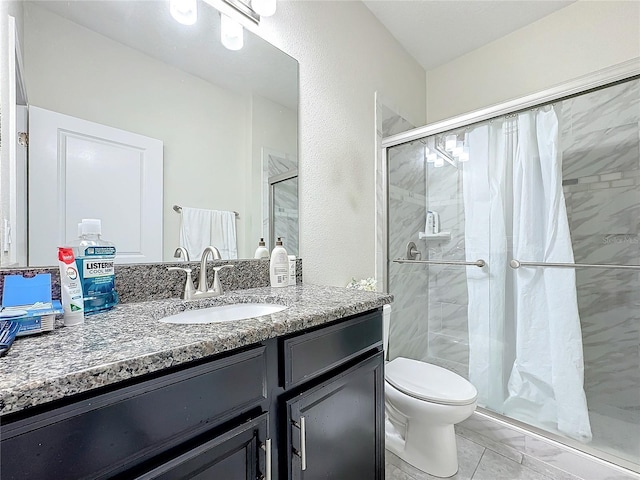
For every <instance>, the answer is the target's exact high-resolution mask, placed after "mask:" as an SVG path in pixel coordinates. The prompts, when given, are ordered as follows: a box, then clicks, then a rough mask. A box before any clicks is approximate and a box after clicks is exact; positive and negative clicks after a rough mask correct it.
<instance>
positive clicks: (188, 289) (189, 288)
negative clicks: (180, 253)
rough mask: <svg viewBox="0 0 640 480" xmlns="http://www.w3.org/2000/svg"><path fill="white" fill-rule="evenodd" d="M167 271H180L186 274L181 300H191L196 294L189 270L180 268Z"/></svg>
mask: <svg viewBox="0 0 640 480" xmlns="http://www.w3.org/2000/svg"><path fill="white" fill-rule="evenodd" d="M167 270H169V271H170V272H173V271H176V270H181V271H183V272H185V273H186V274H187V280H186V282H185V284H184V292H183V293H182V298H183V299H184V300H191V299H192V298H193V295H194V294H195V293H196V287H195V286H194V285H193V279H192V278H191V269H190V268H182V267H167Z"/></svg>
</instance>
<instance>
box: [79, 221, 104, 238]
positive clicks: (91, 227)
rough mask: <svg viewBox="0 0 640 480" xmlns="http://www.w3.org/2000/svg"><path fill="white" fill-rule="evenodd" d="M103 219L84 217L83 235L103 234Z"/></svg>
mask: <svg viewBox="0 0 640 480" xmlns="http://www.w3.org/2000/svg"><path fill="white" fill-rule="evenodd" d="M101 234H102V221H100V219H98V218H83V219H82V235H101Z"/></svg>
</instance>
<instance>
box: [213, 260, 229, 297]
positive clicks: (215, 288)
mask: <svg viewBox="0 0 640 480" xmlns="http://www.w3.org/2000/svg"><path fill="white" fill-rule="evenodd" d="M223 268H234V266H233V265H221V266H219V267H213V272H214V273H213V288H212V290H213V291H214V292H216V293H217V294H218V295H222V293H223V292H222V284H221V283H220V277H219V276H218V272H219V271H220V270H222V269H223Z"/></svg>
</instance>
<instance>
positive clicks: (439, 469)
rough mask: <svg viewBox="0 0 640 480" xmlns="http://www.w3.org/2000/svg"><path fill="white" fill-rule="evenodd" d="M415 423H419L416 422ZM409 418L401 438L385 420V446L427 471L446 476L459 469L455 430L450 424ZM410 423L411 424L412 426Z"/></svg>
mask: <svg viewBox="0 0 640 480" xmlns="http://www.w3.org/2000/svg"><path fill="white" fill-rule="evenodd" d="M416 423H418V425H416ZM419 423H420V422H415V421H412V422H411V421H410V422H409V424H408V425H407V429H406V432H405V435H406V438H405V440H404V441H402V440H401V439H400V435H399V434H397V433H396V432H394V431H392V430H391V431H390V429H393V426H392V425H391V424H390V423H389V422H386V435H385V437H386V448H387V449H388V450H389V451H390V452H391V453H394V454H395V455H397V456H398V457H400V458H401V459H402V460H404V461H405V462H407V463H408V464H410V465H412V466H414V467H415V468H417V469H418V470H421V471H423V472H425V473H428V474H429V475H433V476H435V477H442V478H447V477H451V476H453V475H455V474H456V473H457V472H458V453H457V448H456V434H455V430H454V428H453V425H424V424H422V425H420V424H419ZM412 427H413V428H412Z"/></svg>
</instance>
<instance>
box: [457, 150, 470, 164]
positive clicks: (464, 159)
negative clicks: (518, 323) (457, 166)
mask: <svg viewBox="0 0 640 480" xmlns="http://www.w3.org/2000/svg"><path fill="white" fill-rule="evenodd" d="M458 161H459V162H468V161H469V147H464V148H463V149H462V153H461V154H460V155H459V156H458Z"/></svg>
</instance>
